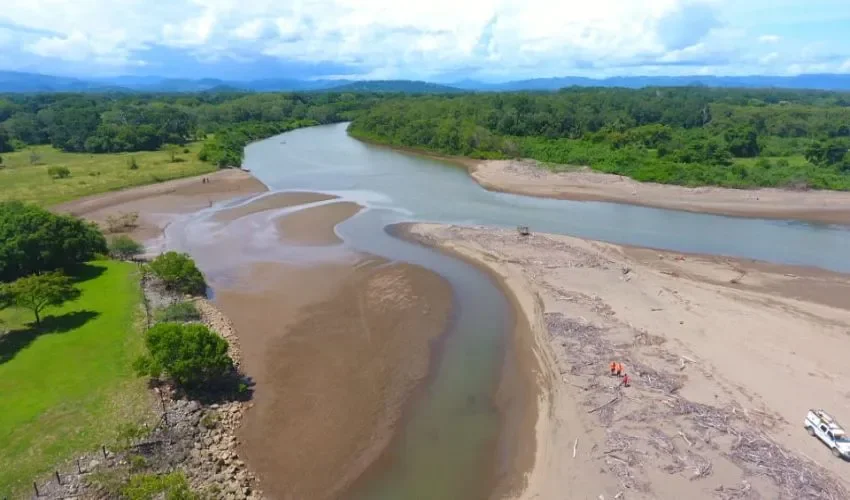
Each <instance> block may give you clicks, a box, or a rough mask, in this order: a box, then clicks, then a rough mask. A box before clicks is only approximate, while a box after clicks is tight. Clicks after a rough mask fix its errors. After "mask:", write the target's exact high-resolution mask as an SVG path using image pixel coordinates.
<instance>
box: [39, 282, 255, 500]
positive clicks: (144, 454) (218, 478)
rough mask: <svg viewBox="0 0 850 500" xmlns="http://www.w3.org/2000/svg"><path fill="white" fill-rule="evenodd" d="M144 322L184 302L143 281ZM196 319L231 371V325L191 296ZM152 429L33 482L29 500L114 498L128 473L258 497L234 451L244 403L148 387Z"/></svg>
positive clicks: (214, 494) (235, 498) (219, 493)
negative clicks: (224, 348)
mask: <svg viewBox="0 0 850 500" xmlns="http://www.w3.org/2000/svg"><path fill="white" fill-rule="evenodd" d="M142 285H143V289H144V291H145V299H146V305H147V307H146V311H147V312H146V314H147V315H148V324H151V321H152V320H151V314H150V311H151V310H152V309H154V308H156V307H161V306H163V305H167V304H169V303H173V302H176V301H179V300H182V297H176V296H170V295H169V294H168V293H166V292H164V291H163V290H162V288H161V287H159V286H157V285H156V283H154V282H153V281H152V280H150V279H148V278H146V279H143V280H142ZM193 302H194V303H195V305H196V307H197V309H198V311H199V312H200V314H201V322H203V323H204V324H205V325H207V326H208V327H209V328H210V329H211V330H213V331H215V332H216V333H218V334H219V335H221V336H222V337H223V338H224V339H225V340H227V342H228V344H229V354H230V356H231V357H232V358H233V361H234V364H235V365H236V367H237V370H238V368H239V365H240V360H241V355H240V354H241V353H240V351H239V346H238V338H237V336H236V332H235V330H234V328H233V325H232V323H231V322H230V321H229V320H228V318H227V317H226V316H224V314H222V313H221V311H219V310H218V309H217V308H216V307H215V306H214V305H213V304H212V303H210V302H209V301H208V300H206V299H194V300H193ZM151 396H152V397H151V401H152V404H153V406H154V407H153V408H152V412H153V413H155V415H157V416H158V420H157V421H156V422H155V424H153V426H152V428H151V426H150V425H145V426H143V429H144V428H145V427H147V428H149V429H151V430H149V431H145V432H144V433H143V434H144V436H143V437H141V438H132V439H121V438H120V437H119V440H118V441H119V442H118V443H115V444H112V445H111V446H110V445H105V446H103V447H101V449H100V450H97V451H94V452H92V453H89V454H86V455H82V456H80V457H78V458H77V459H75V460H73V462H72V463H70V464H67V465H66V466H65V467H62V468H61V469H59V470H57V471H56V472H55V473H54V474H52V475H51V476H50V477H49V479H46V480H44V481H38V482H36V483H34V486H33V488H34V491H33V494H34V498H36V497H37V498H39V499H71V498H114V497H116V496H117V491H116V490H115V486H114V485H115V484H121V483H122V482H124V481H126V480H127V479H128V478H129V477H130V476H131V475H137V474H166V473H171V472H175V471H181V472H183V474H185V476H186V478H187V480H188V482H189V485H190V486H191V487H192V489H193V490H195V491H199V492H202V493H203V494H205V495H206V496H208V497H210V498H217V499H227V500H247V499H260V498H264V497H263V494H262V492H261V491H260V490H259V488H258V483H257V479H256V476H255V475H254V474H253V473H251V471H249V470H248V467H247V465H246V464H245V462H244V461H243V460H242V459H241V458H240V457H239V454H238V452H237V444H238V441H237V437H236V429H237V428H238V427H239V424H240V423H241V421H242V416H243V414H244V412H245V410H247V409H248V408H249V407H250V406H251V405H252V403H251V402H250V401H226V402H218V403H204V402H201V401H197V400H190V399H186V398H185V397H181V396H179V395H178V394H177V393H175V392H174V391H173V390H172V389H171V388H170V387H169V386H166V385H163V386H159V387H154V388H153V389H152V394H151Z"/></svg>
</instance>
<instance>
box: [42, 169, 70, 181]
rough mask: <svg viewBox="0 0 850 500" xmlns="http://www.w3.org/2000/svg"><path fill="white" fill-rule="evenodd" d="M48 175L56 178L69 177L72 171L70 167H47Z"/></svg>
mask: <svg viewBox="0 0 850 500" xmlns="http://www.w3.org/2000/svg"><path fill="white" fill-rule="evenodd" d="M47 175H49V176H50V177H52V178H54V179H67V178H68V177H71V171H70V170H68V167H58V166H53V167H47Z"/></svg>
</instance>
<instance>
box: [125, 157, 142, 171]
mask: <svg viewBox="0 0 850 500" xmlns="http://www.w3.org/2000/svg"><path fill="white" fill-rule="evenodd" d="M127 168H129V169H130V170H138V169H139V164H138V163H136V157H135V156H131V157H130V159H129V160H127Z"/></svg>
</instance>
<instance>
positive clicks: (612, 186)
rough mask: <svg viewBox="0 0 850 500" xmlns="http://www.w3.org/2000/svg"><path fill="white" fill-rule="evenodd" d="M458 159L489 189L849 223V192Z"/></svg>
mask: <svg viewBox="0 0 850 500" xmlns="http://www.w3.org/2000/svg"><path fill="white" fill-rule="evenodd" d="M462 163H463V164H464V165H465V166H466V167H467V168H468V170H469V172H470V175H471V176H472V178H473V179H475V181H476V182H478V183H479V184H481V186H483V187H484V188H486V189H490V190H493V191H502V192H507V193H516V194H524V195H529V196H538V197H542V198H560V199H567V200H580V201H585V200H586V201H613V202H617V203H628V204H632V205H644V206H649V207H659V208H669V209H674V210H686V211H689V212H704V213H712V214H720V215H733V216H743V217H762V218H773V219H799V220H808V221H815V222H826V223H836V224H850V193H848V192H839V191H789V190H783V189H773V188H764V189H753V190H746V189H728V188H720V187H698V188H688V187H683V186H673V185H666V184H654V183H643V182H637V181H635V180H633V179H630V178H628V177H623V176H620V175H613V174H605V173H601V172H595V171H593V170H590V169H588V168H578V169H576V170H575V171H570V172H562V173H553V172H551V171H549V170H546V169H542V168H538V167H537V166H536V165H537V163H536V162H535V161H533V160H523V161H517V160H486V161H477V162H476V161H472V160H465V161H463V162H462Z"/></svg>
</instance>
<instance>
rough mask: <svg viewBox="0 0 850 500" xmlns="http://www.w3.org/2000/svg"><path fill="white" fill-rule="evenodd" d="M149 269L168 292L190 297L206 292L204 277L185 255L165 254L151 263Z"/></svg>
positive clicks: (193, 262) (192, 261)
mask: <svg viewBox="0 0 850 500" xmlns="http://www.w3.org/2000/svg"><path fill="white" fill-rule="evenodd" d="M150 269H151V271H152V272H153V273H154V275H156V276H157V277H158V278H159V279H161V280H162V282H163V283H164V284H165V287H166V288H168V289H169V290H173V291H176V292H180V293H188V294H191V295H203V294H204V292H205V291H206V287H207V284H206V282H205V281H204V275H203V274H201V271H200V270H199V269H198V267H197V266H196V265H195V261H194V260H192V258H191V257H189V256H188V255H186V254H185V253H177V252H166V253H164V254H162V255H160V256H159V257H157V258H155V259H154V260H153V261H151V263H150Z"/></svg>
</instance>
